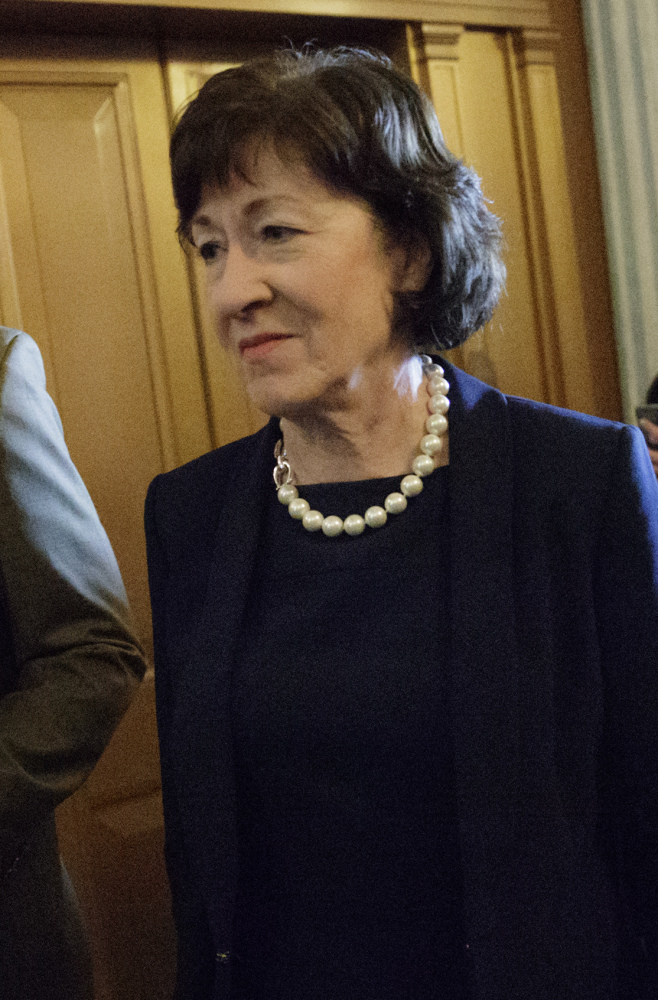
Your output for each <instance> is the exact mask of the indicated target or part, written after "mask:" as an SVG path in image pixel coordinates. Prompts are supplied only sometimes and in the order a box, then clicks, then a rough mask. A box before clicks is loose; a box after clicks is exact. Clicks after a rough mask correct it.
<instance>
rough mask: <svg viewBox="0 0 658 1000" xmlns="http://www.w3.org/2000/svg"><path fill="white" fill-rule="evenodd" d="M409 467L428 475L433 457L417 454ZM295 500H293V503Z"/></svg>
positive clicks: (420, 473) (420, 474)
mask: <svg viewBox="0 0 658 1000" xmlns="http://www.w3.org/2000/svg"><path fill="white" fill-rule="evenodd" d="M411 468H412V469H413V471H414V472H415V473H416V475H417V476H429V474H430V472H434V459H433V458H431V457H430V456H429V455H417V456H416V458H414V460H413V462H412V463H411ZM296 502H297V501H296V500H293V503H296Z"/></svg>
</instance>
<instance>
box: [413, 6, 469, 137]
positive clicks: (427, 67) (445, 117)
mask: <svg viewBox="0 0 658 1000" xmlns="http://www.w3.org/2000/svg"><path fill="white" fill-rule="evenodd" d="M464 30H465V29H464V25H463V24H420V25H416V26H415V27H414V29H412V31H411V33H410V34H409V39H410V45H409V48H410V56H409V61H410V63H411V66H412V71H413V73H414V79H415V80H416V82H417V83H418V84H419V85H420V86H421V87H423V89H424V90H425V91H426V92H427V94H428V95H429V96H430V97H431V98H432V100H433V102H434V106H435V107H437V108H441V116H440V117H441V128H442V129H443V130H444V132H445V133H446V140H447V144H448V146H449V147H450V149H451V150H452V152H453V153H455V154H456V155H457V156H463V155H464V129H463V124H462V111H461V105H460V100H459V41H460V39H461V37H462V35H463V34H464ZM444 94H447V95H449V97H448V99H447V100H446V99H445V97H444V96H443V95H444ZM439 95H440V96H439Z"/></svg>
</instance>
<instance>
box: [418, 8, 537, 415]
mask: <svg viewBox="0 0 658 1000" xmlns="http://www.w3.org/2000/svg"><path fill="white" fill-rule="evenodd" d="M415 45H416V48H417V49H418V50H419V54H418V55H417V56H416V61H417V63H418V67H419V69H418V72H419V80H420V82H421V85H423V86H425V87H426V89H427V90H428V92H429V94H430V96H431V98H432V100H433V102H434V106H435V108H436V110H437V114H438V117H439V121H440V123H441V126H442V129H443V132H444V136H445V139H446V143H447V145H448V147H449V148H450V149H452V150H453V151H455V152H456V153H457V155H460V156H461V157H462V158H463V159H464V160H465V162H466V163H467V164H468V165H470V166H472V167H474V169H475V170H476V172H477V173H478V174H479V176H480V177H481V178H482V184H483V190H484V193H485V196H486V197H487V198H489V199H490V200H491V201H492V202H493V204H492V209H493V211H495V212H496V213H497V214H498V215H500V216H501V217H502V220H503V231H504V235H505V241H506V252H505V260H506V264H507V269H508V278H507V293H506V294H505V295H504V296H503V298H502V299H501V302H500V305H499V306H498V309H497V310H496V312H495V314H494V317H493V320H492V321H491V323H489V324H488V325H487V327H486V328H485V329H484V330H483V331H481V332H479V333H477V334H475V335H474V336H473V337H471V338H470V340H468V341H467V342H466V344H465V345H464V346H463V347H462V348H461V350H460V351H459V352H450V354H449V356H450V357H453V356H454V360H455V361H456V363H457V364H461V365H463V367H464V368H465V369H466V370H467V371H470V372H471V373H472V374H474V375H477V376H478V377H480V378H483V379H484V380H485V381H487V382H490V383H492V384H494V385H496V386H497V387H498V388H500V389H502V390H504V391H506V392H513V393H516V394H518V395H522V396H528V397H530V398H532V399H538V400H547V399H548V398H549V386H548V383H547V378H546V366H545V363H544V355H543V343H542V337H541V333H540V329H539V317H538V311H537V299H536V289H535V282H534V277H533V270H532V260H531V254H530V250H529V247H528V238H527V220H526V210H525V204H524V196H523V182H522V175H521V170H520V165H519V161H518V150H517V143H516V133H515V114H514V108H513V106H512V102H511V98H510V92H509V85H508V72H507V55H506V46H505V35H504V34H502V33H497V32H492V31H484V30H469V29H467V30H465V31H462V30H460V29H459V28H454V26H453V27H451V26H445V25H424V26H423V28H422V32H420V33H419V32H416V34H415Z"/></svg>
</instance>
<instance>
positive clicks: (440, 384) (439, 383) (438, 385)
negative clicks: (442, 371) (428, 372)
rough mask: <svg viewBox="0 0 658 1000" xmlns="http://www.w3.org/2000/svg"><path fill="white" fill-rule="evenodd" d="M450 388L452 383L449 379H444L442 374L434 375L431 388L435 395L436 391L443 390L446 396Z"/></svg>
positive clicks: (430, 383) (430, 384)
mask: <svg viewBox="0 0 658 1000" xmlns="http://www.w3.org/2000/svg"><path fill="white" fill-rule="evenodd" d="M449 388H450V383H449V382H448V381H447V379H444V378H443V377H442V376H441V375H438V374H437V375H432V378H431V379H430V382H429V390H430V392H431V393H432V395H434V393H435V392H442V393H443V395H444V396H445V395H446V393H447V392H448V389H449Z"/></svg>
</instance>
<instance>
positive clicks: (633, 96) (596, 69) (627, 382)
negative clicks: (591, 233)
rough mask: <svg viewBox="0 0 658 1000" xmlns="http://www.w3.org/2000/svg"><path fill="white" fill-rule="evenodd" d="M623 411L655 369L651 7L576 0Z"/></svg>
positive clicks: (657, 257)
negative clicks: (580, 19)
mask: <svg viewBox="0 0 658 1000" xmlns="http://www.w3.org/2000/svg"><path fill="white" fill-rule="evenodd" d="M582 11H583V22H584V28H585V41H586V45H587V50H588V57H589V72H590V89H591V95H592V106H593V110H594V129H595V134H596V144H597V151H598V157H599V172H600V176H601V189H602V194H603V217H604V222H605V231H606V241H607V247H608V260H609V266H610V276H611V281H612V296H613V305H614V313H615V332H616V336H617V348H618V353H619V366H620V373H621V383H622V386H621V388H622V398H623V403H624V413H625V417H626V419H627V420H628V421H629V422H630V421H633V420H634V419H635V414H634V409H635V406H636V405H638V404H639V403H641V402H643V400H644V396H645V393H646V390H647V388H648V386H649V384H650V382H651V380H652V379H653V377H654V376H655V375H656V373H657V372H658V66H657V64H656V55H655V54H656V52H657V51H658V11H657V10H656V6H655V3H654V2H652V0H625V2H624V3H619V2H618V0H582Z"/></svg>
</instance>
